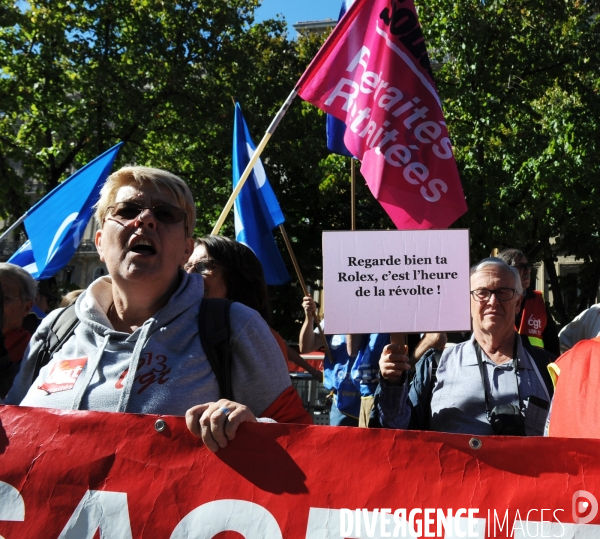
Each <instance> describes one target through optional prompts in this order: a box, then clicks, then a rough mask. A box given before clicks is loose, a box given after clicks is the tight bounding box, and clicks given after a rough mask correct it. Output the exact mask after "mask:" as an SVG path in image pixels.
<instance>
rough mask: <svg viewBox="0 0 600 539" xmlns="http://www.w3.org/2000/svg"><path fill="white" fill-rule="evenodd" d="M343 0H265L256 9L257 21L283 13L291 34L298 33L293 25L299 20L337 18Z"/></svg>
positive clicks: (292, 35)
mask: <svg viewBox="0 0 600 539" xmlns="http://www.w3.org/2000/svg"><path fill="white" fill-rule="evenodd" d="M341 5H342V2H341V0H302V1H300V2H299V1H294V0H263V2H262V5H261V6H260V7H259V8H258V9H257V10H256V21H257V22H260V21H264V20H265V19H273V18H275V17H276V16H277V15H282V16H283V17H284V18H285V20H286V22H287V23H288V30H289V32H290V36H291V37H294V36H295V35H296V32H295V30H294V29H293V27H292V25H293V24H296V23H297V22H304V21H318V20H322V19H337V18H338V15H339V13H340V7H341Z"/></svg>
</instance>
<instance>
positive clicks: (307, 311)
mask: <svg viewBox="0 0 600 539" xmlns="http://www.w3.org/2000/svg"><path fill="white" fill-rule="evenodd" d="M302 308H303V309H304V316H306V318H308V319H309V320H312V319H313V318H314V317H315V313H316V312H317V304H316V303H315V300H314V299H312V297H311V296H304V297H303V298H302Z"/></svg>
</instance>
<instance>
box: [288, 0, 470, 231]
mask: <svg viewBox="0 0 600 539" xmlns="http://www.w3.org/2000/svg"><path fill="white" fill-rule="evenodd" d="M296 90H297V92H298V94H299V95H300V96H301V97H302V98H303V99H305V100H306V101H309V102H310V103H312V104H313V105H316V106H317V107H319V108H320V109H321V110H324V111H325V112H327V113H328V114H331V115H332V116H335V117H336V118H339V119H340V120H342V121H344V122H345V123H346V126H347V129H346V135H345V136H344V142H345V144H346V147H347V148H348V150H350V152H351V153H352V154H353V155H355V156H357V157H358V158H359V159H360V160H361V162H362V165H361V169H360V170H361V172H362V174H363V176H364V177H365V178H366V180H367V183H368V185H369V188H370V189H371V192H372V193H373V195H374V196H375V198H376V199H377V200H379V202H380V203H381V205H382V206H383V208H384V209H385V211H386V212H387V213H388V215H389V216H390V217H391V218H392V221H394V224H395V225H396V226H397V227H398V228H399V229H411V228H413V229H425V228H447V227H448V226H450V225H451V224H452V223H453V222H454V221H456V219H458V218H459V217H460V216H461V215H462V214H463V213H465V212H466V211H467V204H466V202H465V197H464V194H463V190H462V186H461V183H460V178H459V176H458V170H457V168H456V162H455V161H454V155H453V153H452V144H451V142H450V138H449V137H448V130H447V129H446V122H445V121H444V114H443V112H442V107H441V103H440V100H439V97H438V95H437V91H436V89H435V83H434V82H433V78H432V76H431V68H430V65H429V58H428V56H427V50H426V48H425V41H424V40H423V33H422V32H421V27H420V25H419V21H418V19H417V15H416V12H415V7H414V4H413V2H412V0H404V1H400V0H356V1H355V2H354V4H353V5H352V7H351V8H350V9H349V10H348V12H347V13H346V15H345V16H344V18H343V19H342V20H341V21H340V22H339V23H338V25H337V26H336V27H335V29H334V31H333V33H332V34H331V36H330V37H329V39H328V40H327V42H326V43H325V44H324V45H323V47H322V48H321V50H320V51H319V52H318V53H317V56H315V58H314V60H313V61H312V62H311V64H310V66H309V67H308V69H307V70H306V71H305V73H304V74H303V75H302V78H301V79H300V81H299V82H298V85H297V87H296Z"/></svg>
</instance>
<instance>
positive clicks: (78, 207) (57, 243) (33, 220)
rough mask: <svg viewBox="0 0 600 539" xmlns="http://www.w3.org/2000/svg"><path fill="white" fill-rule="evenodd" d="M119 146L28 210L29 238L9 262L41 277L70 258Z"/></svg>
mask: <svg viewBox="0 0 600 539" xmlns="http://www.w3.org/2000/svg"><path fill="white" fill-rule="evenodd" d="M122 145H123V143H122V142H120V143H119V144H117V145H116V146H113V147H112V148H111V149H110V150H107V151H106V152H104V153H103V154H102V155H100V156H98V157H96V159H94V160H93V161H91V162H90V163H88V164H87V165H85V166H84V167H83V168H81V169H79V170H78V171H77V172H76V173H75V174H73V175H72V176H71V177H70V178H68V179H66V180H65V181H64V182H62V183H61V184H60V185H58V186H57V187H56V188H54V189H53V190H52V191H50V193H48V194H47V195H46V196H45V197H44V198H42V200H40V201H39V202H38V203H37V204H36V205H35V206H33V208H31V209H30V210H29V211H28V212H27V218H26V219H25V230H26V231H27V236H28V237H29V240H28V241H27V242H26V243H25V244H24V245H23V246H22V247H21V248H20V249H19V250H18V251H17V252H16V253H15V254H14V255H13V256H12V257H11V258H10V260H9V262H11V263H12V264H16V265H18V266H21V267H23V268H25V269H26V270H27V271H29V273H31V275H32V276H33V277H34V278H35V279H37V280H41V279H47V278H49V277H52V276H53V275H54V274H56V273H57V272H59V271H60V270H61V269H62V268H63V267H64V266H65V265H66V264H67V263H68V262H69V260H71V257H72V256H73V254H74V253H75V251H76V250H77V247H79V244H80V243H81V238H82V237H83V233H84V231H85V227H86V226H87V224H88V222H89V220H90V218H91V217H92V214H93V213H94V204H96V202H97V201H98V199H99V197H100V189H101V188H102V185H103V184H104V182H105V181H106V178H107V177H108V175H109V174H110V171H111V169H112V166H113V163H114V161H115V158H116V157H117V154H118V153H119V150H120V149H121V146H122Z"/></svg>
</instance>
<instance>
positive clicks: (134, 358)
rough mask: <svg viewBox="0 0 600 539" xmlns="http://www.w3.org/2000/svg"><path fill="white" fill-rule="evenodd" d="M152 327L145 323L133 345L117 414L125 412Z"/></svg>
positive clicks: (150, 324)
mask: <svg viewBox="0 0 600 539" xmlns="http://www.w3.org/2000/svg"><path fill="white" fill-rule="evenodd" d="M151 327H152V323H148V322H147V323H146V324H144V325H143V326H142V331H141V332H140V335H139V336H138V339H137V342H136V343H135V348H134V349H133V352H132V353H131V359H130V360H129V368H128V370H127V376H126V377H125V380H124V381H123V393H122V394H121V398H120V399H119V405H118V406H117V410H116V411H117V412H126V411H127V405H128V404H129V397H130V396H131V390H132V388H133V382H134V381H135V373H136V371H137V368H138V365H139V362H140V356H141V354H142V349H143V348H144V345H145V344H146V340H147V338H148V333H149V331H150V328H151Z"/></svg>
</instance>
